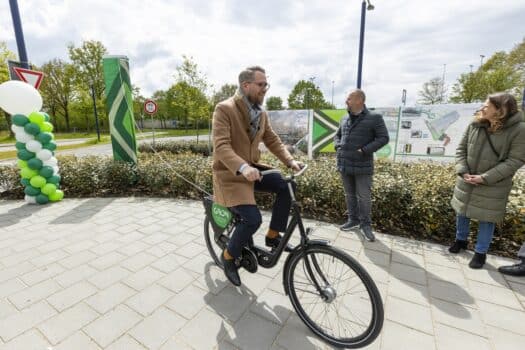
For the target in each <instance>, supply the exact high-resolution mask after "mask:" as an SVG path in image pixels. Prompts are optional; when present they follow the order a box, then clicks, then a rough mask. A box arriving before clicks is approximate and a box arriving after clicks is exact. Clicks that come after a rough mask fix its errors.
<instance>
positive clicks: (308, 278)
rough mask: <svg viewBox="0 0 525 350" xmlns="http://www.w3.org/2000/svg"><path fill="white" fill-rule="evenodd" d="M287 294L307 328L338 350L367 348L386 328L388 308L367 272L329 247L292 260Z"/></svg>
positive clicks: (311, 249) (287, 274)
mask: <svg viewBox="0 0 525 350" xmlns="http://www.w3.org/2000/svg"><path fill="white" fill-rule="evenodd" d="M284 268H285V275H284V276H285V281H284V282H285V288H286V290H287V291H288V295H289V297H290V300H291V302H292V305H293V307H294V309H295V311H296V312H297V314H298V315H299V317H300V318H301V320H303V322H304V323H305V324H306V325H307V326H308V328H310V329H311V330H312V332H314V333H315V334H316V335H317V336H319V337H320V338H321V339H323V340H324V341H326V342H327V343H329V344H331V345H334V346H336V347H346V348H358V347H363V346H366V345H368V344H370V343H371V342H373V341H374V339H375V338H376V337H377V336H378V335H379V333H380V332H381V328H382V326H383V318H384V310H383V302H382V300H381V296H380V294H379V291H378V290H377V286H376V285H375V283H374V281H373V280H372V278H371V277H370V275H369V274H368V273H367V272H366V270H365V269H364V268H363V267H362V266H361V265H360V264H359V263H358V262H357V261H356V260H355V259H353V258H352V257H351V256H349V255H348V254H346V253H344V252H343V251H341V250H339V249H336V248H334V247H330V246H322V245H312V246H309V247H308V248H306V249H305V250H304V251H300V252H297V253H296V254H294V256H292V257H290V259H289V261H288V263H287V264H286V265H285V267H284Z"/></svg>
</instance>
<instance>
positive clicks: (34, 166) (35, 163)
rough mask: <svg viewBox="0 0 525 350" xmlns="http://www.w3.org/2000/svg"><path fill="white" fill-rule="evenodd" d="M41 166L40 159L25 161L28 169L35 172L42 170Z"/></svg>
mask: <svg viewBox="0 0 525 350" xmlns="http://www.w3.org/2000/svg"><path fill="white" fill-rule="evenodd" d="M43 164H44V163H43V162H42V161H41V160H40V159H38V158H36V157H35V158H31V159H29V160H28V161H27V166H28V167H30V168H31V169H33V170H37V171H38V170H40V168H42V165H43Z"/></svg>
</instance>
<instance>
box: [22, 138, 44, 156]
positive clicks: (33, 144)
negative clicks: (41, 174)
mask: <svg viewBox="0 0 525 350" xmlns="http://www.w3.org/2000/svg"><path fill="white" fill-rule="evenodd" d="M26 149H27V150H28V151H31V152H33V153H37V152H40V151H41V150H42V144H41V143H40V142H38V141H37V140H31V141H27V142H26Z"/></svg>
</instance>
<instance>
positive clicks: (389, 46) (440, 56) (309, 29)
mask: <svg viewBox="0 0 525 350" xmlns="http://www.w3.org/2000/svg"><path fill="white" fill-rule="evenodd" d="M361 2H362V1H361V0H329V1H327V0H304V1H290V0H213V1H209V0H206V1H204V0H165V1H164V0H148V1H144V0H140V1H138V0H126V1H122V0H113V1H110V0H19V1H18V6H19V10H20V16H21V19H22V26H23V31H24V36H25V43H26V48H27V55H28V57H29V60H30V61H31V62H33V63H34V64H36V65H42V64H43V63H45V62H47V61H49V60H51V59H54V58H62V59H64V60H68V54H67V45H68V44H70V43H72V44H73V45H75V46H77V47H78V46H80V45H81V43H82V41H84V40H98V41H101V42H102V43H103V44H104V46H105V47H106V48H107V49H108V53H109V54H112V55H125V56H127V57H129V60H130V70H131V72H130V75H131V81H132V83H133V84H134V85H136V86H138V87H139V88H140V89H141V94H142V95H143V96H145V97H149V96H150V95H151V94H152V93H153V92H154V91H156V90H161V89H163V90H164V89H167V88H168V87H169V86H170V85H172V84H173V83H174V82H175V77H174V76H175V72H176V67H177V65H179V64H180V63H181V62H182V55H187V56H191V57H193V60H194V62H195V63H197V65H198V67H199V70H200V71H201V72H202V73H203V74H205V75H206V77H207V79H208V82H209V83H211V84H213V88H214V89H216V90H218V89H219V88H220V86H222V85H223V84H225V83H230V84H235V83H236V81H237V76H238V74H239V72H240V71H241V70H242V69H243V68H245V67H247V66H251V65H260V66H262V67H264V68H265V69H266V73H267V76H268V81H269V83H270V84H271V88H270V90H269V91H268V93H267V95H266V96H267V97H268V96H280V97H281V98H282V99H283V101H284V102H285V104H286V100H287V97H288V95H289V93H290V92H291V90H292V88H293V86H294V85H295V84H296V83H297V82H298V81H299V80H301V79H303V80H308V79H310V78H314V79H313V82H314V83H315V84H316V85H317V86H318V87H319V88H320V90H321V91H322V92H323V94H324V96H325V99H326V100H327V101H329V102H331V101H332V98H333V102H334V104H335V105H336V106H337V107H340V108H342V107H343V106H344V101H345V97H346V95H347V94H348V92H349V91H351V90H352V89H353V88H355V86H356V80H357V65H358V49H359V30H360V18H361ZM372 4H373V5H374V6H375V9H374V10H372V11H366V26H365V40H364V59H363V70H362V88H363V90H364V91H365V92H366V94H367V105H368V106H375V107H382V106H383V107H386V106H397V105H399V104H400V103H401V96H402V90H403V89H406V90H407V105H411V104H415V103H416V101H417V99H418V98H419V97H418V91H419V90H421V87H422V85H423V83H424V82H426V81H428V80H430V79H432V78H434V77H443V75H444V76H445V83H446V85H447V87H448V94H450V93H451V91H452V85H453V84H454V82H456V80H457V78H458V77H459V75H460V74H461V73H467V72H469V71H470V69H471V68H470V65H472V66H473V67H474V69H477V67H479V65H480V63H481V60H482V58H481V56H480V55H484V56H485V58H484V59H485V60H486V59H488V58H489V57H490V56H491V55H492V54H494V53H495V52H497V51H507V52H509V51H510V50H511V49H512V48H513V47H514V46H515V45H516V44H518V43H520V42H521V41H522V40H523V38H524V37H525V24H524V23H525V22H524V21H525V20H524V18H525V1H523V0H498V1H494V0H461V1H458V0H427V1H421V0H389V1H385V0H382V1H381V0H372ZM0 41H5V42H7V45H8V48H9V49H10V50H11V51H13V52H14V53H15V54H17V52H18V51H17V46H16V41H15V35H14V29H13V23H12V19H11V15H10V7H9V1H7V0H6V1H1V2H0ZM44 79H45V78H44ZM332 87H333V90H332ZM332 91H333V95H332ZM210 92H212V91H210Z"/></svg>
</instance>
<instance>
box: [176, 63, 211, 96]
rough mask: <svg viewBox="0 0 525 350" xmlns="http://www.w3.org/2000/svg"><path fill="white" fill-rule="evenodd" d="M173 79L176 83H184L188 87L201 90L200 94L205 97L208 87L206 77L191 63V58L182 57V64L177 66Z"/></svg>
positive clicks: (195, 64)
mask: <svg viewBox="0 0 525 350" xmlns="http://www.w3.org/2000/svg"><path fill="white" fill-rule="evenodd" d="M175 78H176V80H177V82H185V83H187V84H188V85H189V86H193V87H196V88H197V89H199V90H201V92H202V93H203V94H205V95H206V91H207V90H208V87H209V85H208V81H207V79H206V75H204V74H203V73H202V72H199V69H198V67H197V63H195V62H193V57H191V56H190V57H188V56H186V55H182V64H181V65H179V66H177V74H176V75H175Z"/></svg>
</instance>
